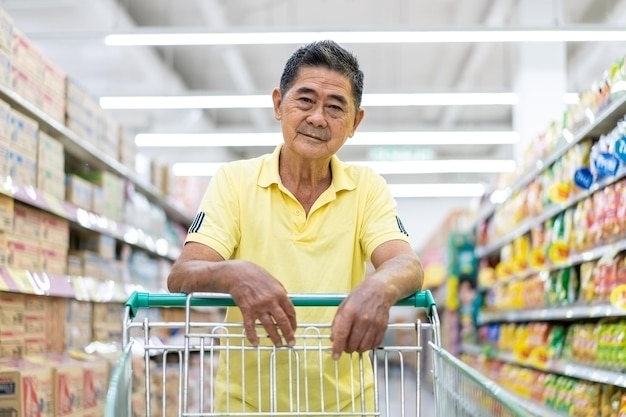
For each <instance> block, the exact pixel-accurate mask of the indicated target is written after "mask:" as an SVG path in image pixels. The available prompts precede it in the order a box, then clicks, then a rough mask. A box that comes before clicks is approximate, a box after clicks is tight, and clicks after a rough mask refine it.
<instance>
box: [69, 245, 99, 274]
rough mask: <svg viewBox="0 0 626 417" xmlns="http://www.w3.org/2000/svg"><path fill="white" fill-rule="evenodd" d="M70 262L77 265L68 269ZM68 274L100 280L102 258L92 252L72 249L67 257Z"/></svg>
mask: <svg viewBox="0 0 626 417" xmlns="http://www.w3.org/2000/svg"><path fill="white" fill-rule="evenodd" d="M70 261H71V262H78V264H77V265H74V266H73V268H72V269H70V267H69V263H70ZM76 272H78V273H76ZM68 273H69V275H74V276H80V277H89V278H95V279H102V258H101V257H100V256H99V255H98V254H97V253H94V252H92V251H88V250H73V249H72V250H70V252H69V256H68Z"/></svg>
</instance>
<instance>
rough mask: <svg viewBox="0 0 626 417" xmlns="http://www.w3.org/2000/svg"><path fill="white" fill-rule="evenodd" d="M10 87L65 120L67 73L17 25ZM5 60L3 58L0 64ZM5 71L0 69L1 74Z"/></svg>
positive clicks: (61, 120) (42, 108)
mask: <svg viewBox="0 0 626 417" xmlns="http://www.w3.org/2000/svg"><path fill="white" fill-rule="evenodd" d="M9 58H10V61H11V78H10V80H11V81H10V87H11V88H12V89H13V91H15V92H16V93H17V94H19V95H20V96H22V97H23V98H24V99H26V100H27V101H29V102H30V103H32V104H34V105H35V106H37V107H38V108H39V109H41V110H42V111H43V112H45V113H46V114H47V115H49V116H50V117H51V118H53V119H54V120H56V121H58V122H60V123H64V122H65V80H66V78H67V77H66V75H65V73H64V72H63V71H61V70H60V69H59V68H58V67H57V66H56V65H54V64H53V63H52V62H51V61H50V60H49V59H48V58H47V57H46V56H45V55H44V54H43V53H42V52H41V51H40V50H39V48H37V47H36V46H35V45H34V43H33V42H32V41H31V40H30V39H29V38H28V37H27V36H26V35H24V33H22V32H21V31H19V30H16V29H15V28H14V30H13V36H12V46H11V51H10V56H9ZM2 62H3V60H2V58H1V57H0V64H1V63H2ZM1 75H2V71H1V70H0V77H1Z"/></svg>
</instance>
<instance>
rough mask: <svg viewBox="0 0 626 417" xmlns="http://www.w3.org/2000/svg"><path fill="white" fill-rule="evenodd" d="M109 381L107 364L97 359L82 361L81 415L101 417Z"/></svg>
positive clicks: (84, 416)
mask: <svg viewBox="0 0 626 417" xmlns="http://www.w3.org/2000/svg"><path fill="white" fill-rule="evenodd" d="M108 381H109V364H108V362H107V361H105V360H102V359H99V360H94V361H89V362H84V363H83V394H82V397H83V404H82V406H83V415H82V417H102V416H103V415H104V404H105V400H106V393H107V389H108Z"/></svg>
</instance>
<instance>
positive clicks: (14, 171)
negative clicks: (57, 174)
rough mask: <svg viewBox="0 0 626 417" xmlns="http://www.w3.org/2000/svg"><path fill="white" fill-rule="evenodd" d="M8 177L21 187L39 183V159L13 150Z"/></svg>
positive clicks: (10, 156) (10, 152)
mask: <svg viewBox="0 0 626 417" xmlns="http://www.w3.org/2000/svg"><path fill="white" fill-rule="evenodd" d="M8 175H9V176H10V177H11V178H12V179H13V181H15V182H16V183H17V184H19V185H35V184H36V183H37V158H36V156H34V155H26V154H25V153H23V151H19V150H15V149H11V150H10V151H9V154H8Z"/></svg>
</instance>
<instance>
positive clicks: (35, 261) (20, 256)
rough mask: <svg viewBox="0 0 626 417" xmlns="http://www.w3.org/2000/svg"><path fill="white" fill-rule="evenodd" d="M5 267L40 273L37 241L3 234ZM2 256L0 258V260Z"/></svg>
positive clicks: (39, 254)
mask: <svg viewBox="0 0 626 417" xmlns="http://www.w3.org/2000/svg"><path fill="white" fill-rule="evenodd" d="M4 238H5V239H6V252H5V254H4V255H5V256H6V266H7V267H9V268H14V269H23V270H26V271H32V272H40V271H41V247H40V246H39V240H35V239H32V238H28V237H25V236H22V235H16V234H13V233H5V234H4ZM1 257H2V256H0V258H1Z"/></svg>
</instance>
